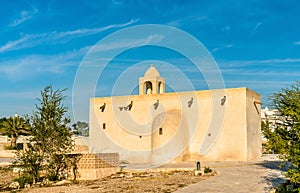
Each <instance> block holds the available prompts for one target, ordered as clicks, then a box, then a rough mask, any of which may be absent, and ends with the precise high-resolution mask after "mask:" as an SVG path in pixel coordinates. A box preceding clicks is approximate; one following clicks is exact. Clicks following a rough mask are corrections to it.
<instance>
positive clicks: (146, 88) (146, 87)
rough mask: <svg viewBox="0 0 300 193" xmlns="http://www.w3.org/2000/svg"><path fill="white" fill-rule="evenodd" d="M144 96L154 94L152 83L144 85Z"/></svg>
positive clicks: (148, 82)
mask: <svg viewBox="0 0 300 193" xmlns="http://www.w3.org/2000/svg"><path fill="white" fill-rule="evenodd" d="M144 94H152V83H151V82H150V81H147V82H145V84H144Z"/></svg>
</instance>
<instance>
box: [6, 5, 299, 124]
mask: <svg viewBox="0 0 300 193" xmlns="http://www.w3.org/2000/svg"><path fill="white" fill-rule="evenodd" d="M0 3H1V6H0V73H1V76H0V82H1V84H0V117H4V116H12V115H13V114H15V113H18V114H20V115H23V114H31V113H32V111H33V109H34V104H35V103H37V100H36V98H38V97H40V91H41V90H42V89H43V88H44V87H45V86H46V85H49V84H51V85H52V86H53V87H54V89H57V88H61V89H63V88H68V90H67V91H66V93H65V94H66V95H67V98H66V100H65V101H64V103H65V105H66V106H68V107H69V115H70V116H72V89H73V83H74V78H75V76H76V71H77V69H78V67H79V65H80V63H81V61H82V60H83V59H84V56H85V55H86V54H87V53H88V51H89V49H90V48H92V46H93V45H95V44H96V43H97V42H98V41H99V40H101V39H103V38H104V37H106V36H107V35H109V34H111V33H113V32H116V31H118V30H120V29H123V28H126V27H130V26H135V25H141V24H163V25H169V26H173V27H177V28H179V29H181V30H184V31H186V32H188V33H190V34H191V35H193V36H194V37H195V38H197V39H198V40H199V41H201V42H202V43H203V44H204V46H206V48H207V49H208V51H209V52H210V53H211V55H212V56H213V57H214V59H215V61H216V62H217V64H218V66H219V68H220V70H221V72H222V76H223V79H224V83H225V86H226V87H227V88H231V87H248V88H250V89H252V90H254V91H256V92H258V93H260V94H261V97H262V101H263V103H264V105H267V104H268V100H267V97H268V96H269V95H270V94H272V93H273V92H275V91H278V90H279V89H280V88H283V87H286V86H287V85H289V84H291V83H293V82H294V81H295V80H299V77H300V66H299V64H300V3H299V2H298V1H296V0H286V1H282V0H280V1H279V0H278V1H276V0H272V1H271V0H270V1H268V0H253V1H236V0H228V1H225V0H224V1H221V0H220V1H167V0H166V1H123V0H113V1H109V0H107V1H92V0H90V1H80V0H76V1H67V0H60V1H58V0H57V1H55V0H52V1H50V0H49V1H33V0H27V1H25V0H21V1H20V0H11V1H6V0H0ZM116 43H117V42H116ZM148 60H157V61H164V62H168V63H174V65H175V66H176V67H177V68H178V69H180V70H182V71H183V72H184V73H185V75H186V76H188V77H189V78H190V79H191V82H192V83H193V85H194V87H195V89H196V90H201V89H207V85H206V83H205V81H204V80H203V77H201V75H200V76H199V74H197V73H195V72H193V67H192V66H190V65H188V64H187V63H188V61H186V60H185V58H184V57H182V56H181V55H180V54H178V53H174V52H171V51H170V50H166V49H160V48H155V47H151V46H148V47H147V46H146V47H143V48H140V49H130V50H128V51H127V52H125V53H123V54H121V55H119V56H118V57H117V58H116V59H115V61H114V62H112V63H111V64H110V65H109V66H108V68H107V69H105V71H104V72H103V76H101V78H100V79H101V80H99V83H98V85H97V90H96V93H95V96H109V95H111V93H112V90H111V87H112V86H114V83H115V81H116V80H117V79H118V76H120V74H121V72H122V71H124V70H126V69H128V68H129V67H130V66H132V65H134V64H136V63H138V62H142V61H148ZM158 63H159V62H158ZM140 66H141V68H140V74H139V73H137V74H136V77H135V78H136V81H137V82H138V77H140V76H142V75H143V73H144V71H145V70H146V69H147V68H148V66H149V65H148V64H147V63H142V64H141V65H140ZM158 70H160V69H159V65H158ZM105 74H106V75H105ZM161 75H162V76H163V77H165V78H166V82H167V83H168V82H172V81H176V80H174V77H172V72H167V71H165V70H164V69H162V70H161ZM169 90H170V91H171V90H172V89H171V88H169ZM184 90H186V86H185V85H180V84H179V85H178V88H177V89H176V91H184ZM82 92H85V91H84V90H83V91H82ZM135 92H136V91H132V89H131V88H130V89H128V90H126V88H125V89H124V90H120V91H119V92H117V93H114V94H116V95H123V94H129V93H135ZM91 97H93V96H91ZM82 100H83V101H86V102H88V99H87V98H83V99H82ZM87 109H88V107H84V106H83V107H82V114H81V117H80V118H79V119H80V120H83V121H87V120H88V112H87Z"/></svg>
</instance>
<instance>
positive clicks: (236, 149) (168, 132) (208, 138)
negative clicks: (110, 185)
mask: <svg viewBox="0 0 300 193" xmlns="http://www.w3.org/2000/svg"><path fill="white" fill-rule="evenodd" d="M248 95H249V97H250V98H251V97H252V95H253V96H255V97H257V96H258V98H257V100H259V95H258V94H256V93H254V92H253V91H250V90H248V89H246V88H235V89H225V90H206V91H196V92H180V93H165V94H151V95H133V96H117V97H104V98H92V99H90V121H89V122H90V138H89V143H90V144H89V148H90V151H91V152H92V153H95V152H117V153H119V154H120V159H121V160H126V161H129V162H140V163H141V162H166V161H170V160H175V161H186V160H199V159H201V160H248V159H252V158H254V157H256V156H257V155H259V151H260V150H258V149H257V148H258V147H259V140H258V139H256V137H260V136H257V135H258V133H257V132H256V131H257V126H259V125H258V124H260V117H259V116H256V114H255V115H253V114H254V113H257V112H256V111H253V107H251V104H250V103H249V102H248V98H249V97H248ZM250 95H251V96H250ZM224 96H226V99H225V102H224ZM222 99H223V102H224V104H221V103H222ZM249 100H250V99H249ZM131 101H132V102H133V105H132V108H131V110H130V111H129V109H127V108H126V107H127V105H129V104H130V103H131ZM157 102H158V103H159V105H158V106H157V109H155V108H154V105H155V104H157ZM104 103H105V109H104V112H101V110H100V107H101V106H103V105H104ZM191 103H192V104H191ZM189 104H191V105H190V107H189ZM259 108H260V107H259ZM258 122H259V123H258ZM104 124H105V126H104ZM103 127H105V128H103ZM160 128H162V132H163V133H162V135H160V134H159V129H160ZM254 130H255V131H254ZM253 133H254V134H253ZM248 135H251V137H249V136H248ZM251 141H253V142H254V143H255V145H253V144H252V142H251ZM174 158H176V159H174Z"/></svg>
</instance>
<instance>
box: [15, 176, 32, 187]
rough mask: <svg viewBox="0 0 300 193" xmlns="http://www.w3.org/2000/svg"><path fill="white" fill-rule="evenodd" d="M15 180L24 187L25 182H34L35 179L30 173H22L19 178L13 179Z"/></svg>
mask: <svg viewBox="0 0 300 193" xmlns="http://www.w3.org/2000/svg"><path fill="white" fill-rule="evenodd" d="M13 181H14V182H18V183H19V185H20V188H24V187H25V184H32V183H33V179H32V177H30V176H29V175H22V176H20V177H19V178H16V179H14V180H13Z"/></svg>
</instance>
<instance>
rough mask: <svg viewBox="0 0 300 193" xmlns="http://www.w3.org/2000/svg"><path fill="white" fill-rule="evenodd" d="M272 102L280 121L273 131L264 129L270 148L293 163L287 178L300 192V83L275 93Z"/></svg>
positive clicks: (277, 121)
mask: <svg viewBox="0 0 300 193" xmlns="http://www.w3.org/2000/svg"><path fill="white" fill-rule="evenodd" d="M271 100H272V105H273V108H275V109H277V110H278V120H276V124H275V127H274V128H273V129H270V128H269V129H263V130H265V131H264V135H265V137H266V138H267V139H268V148H269V149H273V150H276V151H277V152H278V153H280V154H281V156H282V158H283V159H284V160H286V161H289V162H290V163H291V166H290V168H289V170H288V172H287V177H288V178H289V179H290V181H291V182H292V183H293V184H294V185H295V187H298V188H299V189H298V191H300V170H299V169H300V82H299V81H297V82H295V83H294V84H292V85H291V86H289V87H287V88H283V89H281V91H279V92H275V93H274V94H273V95H272V96H271Z"/></svg>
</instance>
